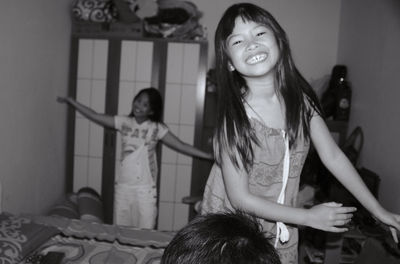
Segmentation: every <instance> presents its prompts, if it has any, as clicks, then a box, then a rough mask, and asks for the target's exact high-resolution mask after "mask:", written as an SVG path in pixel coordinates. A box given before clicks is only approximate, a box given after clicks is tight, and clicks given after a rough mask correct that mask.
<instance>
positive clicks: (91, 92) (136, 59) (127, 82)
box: [67, 25, 208, 230]
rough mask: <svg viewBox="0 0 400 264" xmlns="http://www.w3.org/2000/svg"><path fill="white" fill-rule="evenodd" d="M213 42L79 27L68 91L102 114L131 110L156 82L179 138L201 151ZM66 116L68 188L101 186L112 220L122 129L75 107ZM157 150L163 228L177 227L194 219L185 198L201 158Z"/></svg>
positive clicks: (167, 119) (107, 218)
mask: <svg viewBox="0 0 400 264" xmlns="http://www.w3.org/2000/svg"><path fill="white" fill-rule="evenodd" d="M127 27H128V26H127ZM207 46H208V44H207V42H206V41H203V40H200V41H192V40H187V41H186V40H173V39H157V38H154V39H151V38H143V37H141V35H140V34H138V32H137V31H135V30H132V26H129V28H127V29H126V30H125V31H123V30H121V28H117V29H113V28H99V26H98V25H96V27H95V28H90V27H89V28H86V27H85V25H75V26H74V28H73V32H72V36H71V58H70V77H69V80H70V83H69V96H72V97H74V98H76V99H77V100H78V101H79V102H81V103H83V104H85V105H87V106H89V107H91V108H93V109H94V110H95V111H98V112H100V113H106V114H110V115H115V114H119V115H128V114H129V113H130V110H131V103H132V99H133V97H134V95H135V94H136V93H137V91H138V90H140V89H142V88H146V87H150V86H153V87H156V88H158V89H159V90H160V92H161V94H162V95H163V99H164V117H163V121H164V122H165V123H166V124H167V125H168V127H169V128H170V129H171V131H172V132H173V133H174V134H176V135H177V136H178V137H179V138H180V139H182V140H183V141H185V142H187V143H189V144H193V145H194V146H196V147H198V148H200V149H203V142H204V140H205V139H204V135H203V129H202V128H203V111H204V103H205V79H206V67H207ZM68 115H69V118H68V144H67V148H68V149H67V152H68V154H67V175H68V180H67V189H68V190H67V191H77V190H79V189H80V188H81V187H85V186H88V187H92V188H94V189H95V190H97V191H98V192H99V193H100V194H101V197H102V199H103V203H104V210H105V221H106V222H107V223H112V219H113V215H112V214H113V196H114V188H113V186H114V179H115V175H116V174H117V173H118V172H119V166H118V162H119V160H120V142H119V140H120V139H119V135H118V133H116V132H115V131H114V130H111V129H103V127H101V126H98V125H96V124H94V123H92V122H90V121H88V120H87V119H86V118H84V117H83V116H81V115H80V114H79V113H75V111H73V110H69V113H68ZM158 154H159V174H160V177H159V180H158V185H159V186H158V187H159V188H158V190H159V196H158V197H159V219H158V228H161V229H163V230H177V229H179V228H180V227H182V226H183V225H184V224H186V223H187V221H188V215H189V206H188V205H186V204H183V203H182V201H181V199H182V197H184V196H187V195H190V190H191V181H194V182H195V181H196V179H197V178H198V177H199V176H198V174H199V173H201V170H199V167H201V161H200V160H198V159H192V158H191V157H188V156H184V155H182V154H178V153H176V152H174V151H172V150H171V149H169V148H167V147H164V146H163V147H162V148H160V149H159V151H158ZM201 177H202V176H201ZM192 179H193V180H192Z"/></svg>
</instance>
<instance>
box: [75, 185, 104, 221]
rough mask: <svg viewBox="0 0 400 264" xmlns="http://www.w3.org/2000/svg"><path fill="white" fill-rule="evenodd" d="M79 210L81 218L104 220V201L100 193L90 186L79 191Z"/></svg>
mask: <svg viewBox="0 0 400 264" xmlns="http://www.w3.org/2000/svg"><path fill="white" fill-rule="evenodd" d="M78 210H79V215H80V219H81V220H85V221H89V222H97V223H102V222H103V203H102V201H101V198H100V195H99V194H98V193H97V192H96V191H95V190H94V189H92V188H90V187H84V188H81V189H80V190H79V191H78Z"/></svg>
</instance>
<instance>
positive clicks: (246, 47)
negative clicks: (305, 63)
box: [201, 3, 400, 264]
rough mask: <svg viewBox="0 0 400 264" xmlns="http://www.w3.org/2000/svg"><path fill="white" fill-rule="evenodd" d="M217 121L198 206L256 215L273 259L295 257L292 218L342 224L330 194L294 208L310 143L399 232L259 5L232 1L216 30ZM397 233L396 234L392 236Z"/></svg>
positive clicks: (344, 217) (346, 217)
mask: <svg viewBox="0 0 400 264" xmlns="http://www.w3.org/2000/svg"><path fill="white" fill-rule="evenodd" d="M215 49H216V50H215V53H216V72H217V74H216V76H217V82H218V85H217V88H218V89H219V90H218V91H217V92H218V122H217V127H216V131H215V136H214V153H215V158H216V164H215V165H214V166H213V168H212V170H211V172H210V176H209V178H208V181H207V184H206V187H205V192H204V196H203V202H202V205H201V210H202V214H206V213H209V212H220V211H229V210H234V209H239V210H241V211H244V212H246V213H249V214H252V215H255V216H257V217H258V220H259V222H260V224H261V225H262V226H263V230H264V232H265V233H266V235H267V236H272V237H275V241H274V245H275V247H276V249H277V250H278V253H279V255H280V258H281V261H282V263H285V264H287V263H297V261H298V260H297V246H298V232H297V227H296V226H297V225H304V226H310V227H313V228H316V229H320V230H324V231H329V232H344V231H347V228H346V226H345V225H346V224H347V223H348V222H349V221H350V220H351V218H352V214H353V212H354V211H355V210H356V208H354V207H344V206H342V205H341V204H338V203H335V202H330V203H323V204H319V205H315V206H314V207H312V208H310V209H305V208H298V207H297V195H298V191H299V181H300V173H301V170H302V168H303V165H304V162H305V159H306V156H307V153H308V149H309V147H310V144H313V145H314V147H315V148H316V150H317V152H318V154H319V156H320V158H321V160H322V162H323V163H324V165H325V166H326V167H327V168H328V169H329V170H330V171H331V172H332V174H333V175H335V177H336V178H337V179H338V180H339V181H340V182H341V183H342V184H343V185H344V186H345V187H346V188H347V189H349V191H350V192H351V193H352V194H353V195H354V196H355V197H356V198H357V199H358V200H359V201H360V202H361V204H362V205H363V206H364V207H365V208H366V209H368V210H369V211H370V212H371V213H372V214H373V215H374V216H375V217H376V218H377V219H379V220H380V221H382V222H383V223H385V224H387V225H389V226H390V227H392V230H394V228H396V229H397V230H400V224H399V221H400V216H399V215H396V214H392V213H390V212H388V211H387V210H385V209H384V208H383V207H382V206H381V205H380V204H379V203H378V201H377V200H376V199H375V198H374V196H373V195H372V194H371V192H370V191H369V190H368V188H367V187H366V185H365V184H364V183H363V181H362V180H361V178H360V176H359V175H358V173H357V171H356V170H355V169H354V167H353V166H352V164H351V163H350V162H349V160H348V159H347V158H346V156H345V155H344V154H343V152H342V151H341V150H340V148H339V147H338V146H337V145H336V143H335V141H334V140H333V138H332V137H331V134H330V132H329V130H328V128H327V126H326V124H325V122H324V119H323V117H322V111H321V107H320V104H319V102H318V99H317V96H316V95H315V93H314V92H313V90H312V88H311V87H310V85H309V84H308V83H307V81H306V80H305V79H304V78H303V76H302V75H301V74H300V73H299V71H298V70H297V68H296V67H295V65H294V62H293V59H292V57H291V54H290V48H289V42H288V39H287V37H286V34H285V32H284V30H283V29H282V28H281V26H280V25H279V24H278V22H277V21H276V20H275V19H274V17H273V16H272V15H271V14H270V13H269V12H267V11H266V10H264V9H262V8H260V7H258V6H255V5H253V4H250V3H242V4H235V5H232V6H231V7H229V8H228V9H227V10H226V11H225V13H224V15H223V16H222V18H221V20H220V22H219V24H218V27H217V30H216V34H215ZM395 238H396V237H395Z"/></svg>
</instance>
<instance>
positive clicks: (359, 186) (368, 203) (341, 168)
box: [310, 115, 400, 242]
mask: <svg viewBox="0 0 400 264" xmlns="http://www.w3.org/2000/svg"><path fill="white" fill-rule="evenodd" d="M310 131H311V132H310V134H311V140H312V142H313V144H314V146H315V148H316V150H317V152H318V155H319V156H320V158H321V161H322V163H323V164H324V165H325V166H326V168H327V169H328V170H329V171H330V172H331V173H332V174H333V175H334V176H335V177H336V178H337V179H338V180H339V181H340V182H341V183H342V184H343V185H344V186H345V187H346V188H347V189H348V190H349V191H350V192H351V193H352V194H353V195H354V197H356V198H357V200H358V201H359V202H360V203H361V204H362V205H363V206H364V207H365V208H366V209H367V210H368V211H370V212H371V213H372V214H373V215H374V216H375V217H376V218H378V219H379V220H380V221H381V222H383V223H385V224H386V225H389V226H390V227H391V232H392V234H393V235H394V236H393V238H394V240H395V241H396V242H397V236H395V234H396V232H395V230H394V228H396V229H397V230H399V231H400V215H396V214H393V213H391V212H388V211H387V210H386V209H384V208H383V207H382V206H381V205H380V204H379V202H378V201H377V199H376V198H375V197H374V196H373V194H372V193H371V192H370V190H369V189H368V187H367V186H366V185H365V183H364V181H363V180H362V179H361V177H360V175H359V174H358V172H357V170H356V169H355V168H354V166H353V165H352V164H351V162H350V161H349V159H348V158H347V157H346V155H345V154H344V153H343V151H342V150H341V149H340V148H339V147H338V146H337V144H336V142H335V141H334V140H333V138H332V136H331V134H330V132H329V129H328V127H327V126H326V124H325V122H324V120H323V119H322V118H321V117H320V116H318V115H316V116H313V117H312V119H311V123H310Z"/></svg>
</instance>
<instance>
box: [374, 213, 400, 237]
mask: <svg viewBox="0 0 400 264" xmlns="http://www.w3.org/2000/svg"><path fill="white" fill-rule="evenodd" d="M376 217H377V218H378V219H379V220H380V221H381V222H382V223H384V224H385V225H388V226H389V229H390V233H391V234H392V237H393V240H394V241H395V242H396V243H399V239H398V237H397V232H399V231H400V215H398V214H393V213H391V212H388V211H386V210H385V211H384V212H383V213H381V214H379V215H377V216H376Z"/></svg>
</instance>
